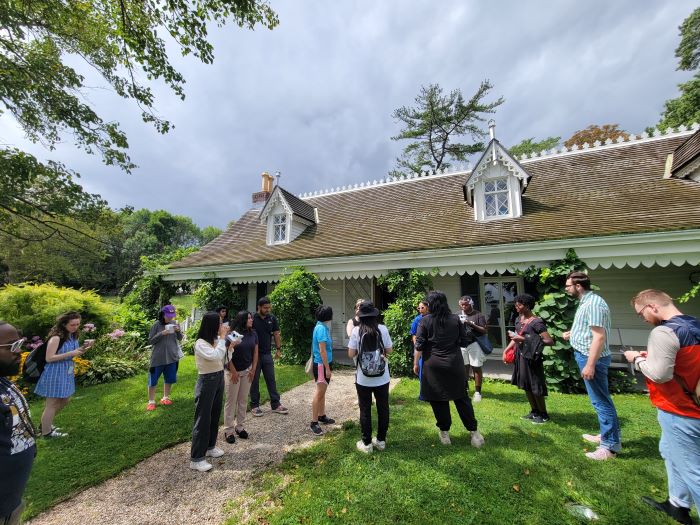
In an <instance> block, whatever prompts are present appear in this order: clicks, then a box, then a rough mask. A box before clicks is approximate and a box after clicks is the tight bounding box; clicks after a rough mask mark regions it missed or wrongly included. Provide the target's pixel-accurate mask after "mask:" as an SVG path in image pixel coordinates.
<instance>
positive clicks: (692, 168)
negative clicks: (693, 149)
mask: <svg viewBox="0 0 700 525" xmlns="http://www.w3.org/2000/svg"><path fill="white" fill-rule="evenodd" d="M698 170H700V157H698V158H697V159H695V160H694V161H693V162H691V163H690V164H688V165H686V166H684V167H683V169H682V170H680V171H679V172H678V173H674V174H673V175H671V177H673V178H674V179H685V178H686V177H688V175H693V174H695V172H696V171H698ZM695 175H697V174H695ZM690 178H691V179H692V180H697V179H696V177H695V176H692V177H690Z"/></svg>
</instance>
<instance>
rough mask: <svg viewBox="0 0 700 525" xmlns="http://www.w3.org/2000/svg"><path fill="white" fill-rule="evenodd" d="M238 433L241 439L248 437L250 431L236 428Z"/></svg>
mask: <svg viewBox="0 0 700 525" xmlns="http://www.w3.org/2000/svg"><path fill="white" fill-rule="evenodd" d="M236 435H237V436H238V437H239V438H241V439H248V432H246V431H245V429H243V430H241V431H240V432H239V431H238V430H236Z"/></svg>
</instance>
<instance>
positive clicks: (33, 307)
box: [0, 283, 114, 337]
mask: <svg viewBox="0 0 700 525" xmlns="http://www.w3.org/2000/svg"><path fill="white" fill-rule="evenodd" d="M71 310H74V311H76V312H79V313H80V315H81V316H82V318H83V323H93V324H95V325H96V327H97V332H98V333H99V332H104V331H107V330H109V329H110V328H111V323H112V316H113V313H114V309H113V307H112V305H110V304H109V303H105V302H103V301H102V299H101V298H100V296H99V295H97V293H95V292H93V291H91V290H88V291H84V290H74V289H72V288H63V287H59V286H55V285H53V284H27V283H25V284H18V285H7V286H5V287H3V288H2V289H0V319H2V320H4V321H7V322H8V323H11V324H13V325H14V326H15V327H16V328H18V329H20V330H21V331H22V333H23V334H24V335H25V336H33V335H38V336H41V337H45V336H46V335H47V334H48V332H49V329H50V328H51V327H52V326H53V325H54V323H55V322H56V317H58V316H59V315H60V314H62V313H64V312H68V311H71Z"/></svg>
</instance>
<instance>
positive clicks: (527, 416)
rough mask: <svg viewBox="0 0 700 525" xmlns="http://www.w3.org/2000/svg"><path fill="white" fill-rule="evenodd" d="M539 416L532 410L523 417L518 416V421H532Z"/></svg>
mask: <svg viewBox="0 0 700 525" xmlns="http://www.w3.org/2000/svg"><path fill="white" fill-rule="evenodd" d="M539 415H540V414H539V413H538V412H535V411H534V410H533V411H531V412H530V413H529V414H526V415H524V416H520V419H527V420H532V419H535V418H536V417H537V416H539Z"/></svg>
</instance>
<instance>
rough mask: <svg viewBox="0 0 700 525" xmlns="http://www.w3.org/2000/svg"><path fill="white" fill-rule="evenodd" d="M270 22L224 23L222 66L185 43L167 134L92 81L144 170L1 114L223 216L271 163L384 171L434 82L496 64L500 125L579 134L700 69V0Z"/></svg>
mask: <svg viewBox="0 0 700 525" xmlns="http://www.w3.org/2000/svg"><path fill="white" fill-rule="evenodd" d="M271 5H272V7H273V8H274V9H275V10H276V11H277V13H278V14H279V17H280V25H279V26H278V27H276V28H275V29H274V30H273V31H269V30H266V29H258V30H256V31H245V30H242V29H239V28H238V27H236V26H230V27H225V28H223V29H220V30H219V29H215V28H213V29H212V31H211V36H212V41H213V43H214V45H215V49H216V59H215V62H214V64H213V65H203V64H200V63H198V62H196V61H195V60H194V59H192V58H187V59H185V58H180V57H179V56H177V54H173V57H174V63H175V64H176V65H177V67H178V68H179V69H180V71H181V72H182V73H183V74H184V75H185V77H186V79H187V85H186V93H187V98H186V100H185V101H184V102H181V101H180V100H179V99H176V98H175V97H174V96H172V95H171V94H170V93H168V92H167V90H165V89H164V88H161V86H157V87H156V92H157V94H158V96H159V99H158V104H157V109H158V112H159V113H160V114H161V115H162V116H164V117H166V118H168V119H170V120H171V121H172V122H173V123H174V124H175V126H176V127H175V129H174V130H173V131H172V132H171V133H169V134H168V135H166V136H161V135H159V134H158V133H156V132H155V130H154V129H153V128H152V127H150V126H149V125H147V124H144V123H143V122H141V120H140V117H139V113H138V110H137V108H136V106H135V105H134V104H132V103H129V102H127V101H123V100H121V99H119V98H117V97H114V96H110V95H109V94H108V93H105V92H104V90H101V89H95V90H93V91H91V92H89V93H88V97H89V99H90V100H91V101H92V102H94V104H95V105H96V107H97V108H98V110H99V112H100V113H101V114H102V116H103V117H105V119H118V120H119V121H120V122H121V123H122V127H123V129H124V130H125V131H126V132H127V134H128V137H129V142H130V146H131V147H130V154H131V157H132V160H133V161H134V162H135V163H136V164H138V165H139V168H138V169H137V170H135V171H134V172H133V173H132V174H131V175H126V174H124V173H121V172H119V171H118V170H117V169H114V168H107V167H104V166H103V165H102V164H101V162H100V159H99V158H97V157H91V156H88V155H85V154H84V153H82V152H81V151H79V150H76V149H74V148H73V147H71V146H70V145H64V146H61V147H59V148H58V149H57V150H56V151H53V152H47V151H46V150H43V149H41V148H40V147H39V146H36V145H31V144H27V142H26V141H25V140H24V139H23V135H22V132H21V130H19V129H18V128H17V127H16V126H15V125H14V123H13V122H12V121H11V117H9V116H7V115H4V116H3V117H2V118H1V119H0V142H2V143H4V144H13V145H16V146H19V147H23V148H26V149H29V150H31V151H32V152H34V153H35V154H37V155H38V156H39V157H41V158H53V159H57V160H61V161H63V162H65V163H66V164H67V165H68V166H69V167H71V168H73V169H75V170H77V171H78V172H80V173H81V175H82V182H83V184H84V186H85V187H86V188H87V189H88V190H89V191H91V192H96V193H100V194H101V195H102V196H103V197H105V198H106V199H107V200H108V201H109V203H110V205H111V206H112V207H114V208H118V207H121V206H124V205H127V204H128V205H132V206H134V207H136V208H142V207H145V208H150V209H166V210H168V211H170V212H173V213H177V214H182V215H188V216H191V217H192V218H193V219H194V220H195V222H196V223H198V224H199V225H200V226H206V225H214V226H218V227H221V228H224V227H225V226H226V224H227V223H228V222H229V221H230V220H231V219H236V218H237V217H239V216H240V215H241V213H243V212H244V211H245V210H246V209H248V208H249V207H250V202H251V194H252V193H253V192H255V191H259V189H260V173H261V172H263V171H269V172H270V173H274V172H275V171H280V172H281V173H282V176H281V185H282V186H283V187H285V188H286V189H288V190H290V191H292V192H293V193H301V192H308V191H314V190H319V189H324V188H330V187H335V186H338V185H343V184H354V183H359V182H362V181H367V180H371V179H379V178H382V177H385V176H386V174H387V172H388V171H389V170H390V169H391V168H392V167H393V165H394V161H395V158H396V156H397V155H398V154H399V153H400V150H401V148H402V144H401V143H397V142H394V141H392V140H391V139H390V137H391V136H393V135H395V134H397V133H398V131H399V129H400V127H399V125H398V123H396V122H394V121H393V119H392V117H391V114H392V112H393V110H394V109H395V108H397V107H400V106H403V105H411V104H412V102H413V99H414V98H415V96H416V95H417V93H418V92H419V90H420V87H421V86H422V85H427V84H430V83H438V84H440V85H441V86H442V87H443V88H444V89H445V90H446V91H449V90H452V89H456V88H459V89H461V90H462V92H463V94H464V95H465V98H469V97H470V96H471V95H472V94H473V92H474V91H475V90H476V89H477V87H478V85H479V83H480V82H481V81H482V80H483V79H486V78H488V79H489V80H490V81H491V82H492V83H493V85H494V89H493V90H492V92H491V96H490V99H491V100H492V99H494V98H497V97H498V96H503V97H504V98H505V103H504V104H503V105H502V106H500V107H499V108H498V111H497V113H496V115H495V119H496V122H497V128H496V134H497V136H498V138H499V139H500V140H501V142H503V143H504V144H506V145H507V146H510V145H513V144H515V143H517V142H519V141H520V140H522V139H523V138H527V137H535V138H537V139H541V138H545V137H547V136H561V137H562V138H563V139H566V138H568V137H569V136H571V134H572V133H574V132H575V131H576V130H578V129H582V128H584V127H586V126H588V125H590V124H605V123H618V124H620V126H621V127H622V128H623V129H626V130H628V131H630V132H641V131H643V129H644V128H645V127H646V126H648V125H654V124H655V123H656V122H658V120H659V115H660V113H661V111H662V109H663V103H664V101H665V100H666V99H668V98H673V97H675V96H677V84H678V83H680V82H683V81H685V80H687V79H688V78H689V77H690V75H689V74H688V73H685V72H678V71H676V65H677V59H676V58H675V57H674V50H675V47H676V46H677V44H678V40H679V37H678V26H679V25H680V24H681V23H682V21H683V20H684V18H686V17H687V16H688V15H689V14H690V13H691V11H692V10H693V9H694V8H695V7H697V3H696V2H695V1H690V0H674V1H667V2H661V1H652V0H616V1H614V2H610V1H609V0H590V1H588V2H581V1H580V0H575V1H565V0H551V1H534V0H531V1H522V0H509V1H505V0H501V1H497V2H484V1H482V2H477V1H476V0H470V1H466V0H454V1H448V0H441V1H440V2H435V1H433V0H420V1H419V0H410V1H409V0H392V1H389V0H382V1H381V2H376V1H374V0H355V1H350V0H343V1H335V2H328V1H325V2H324V1H320V0H298V1H294V2H290V1H287V2H281V1H275V0H271Z"/></svg>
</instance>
